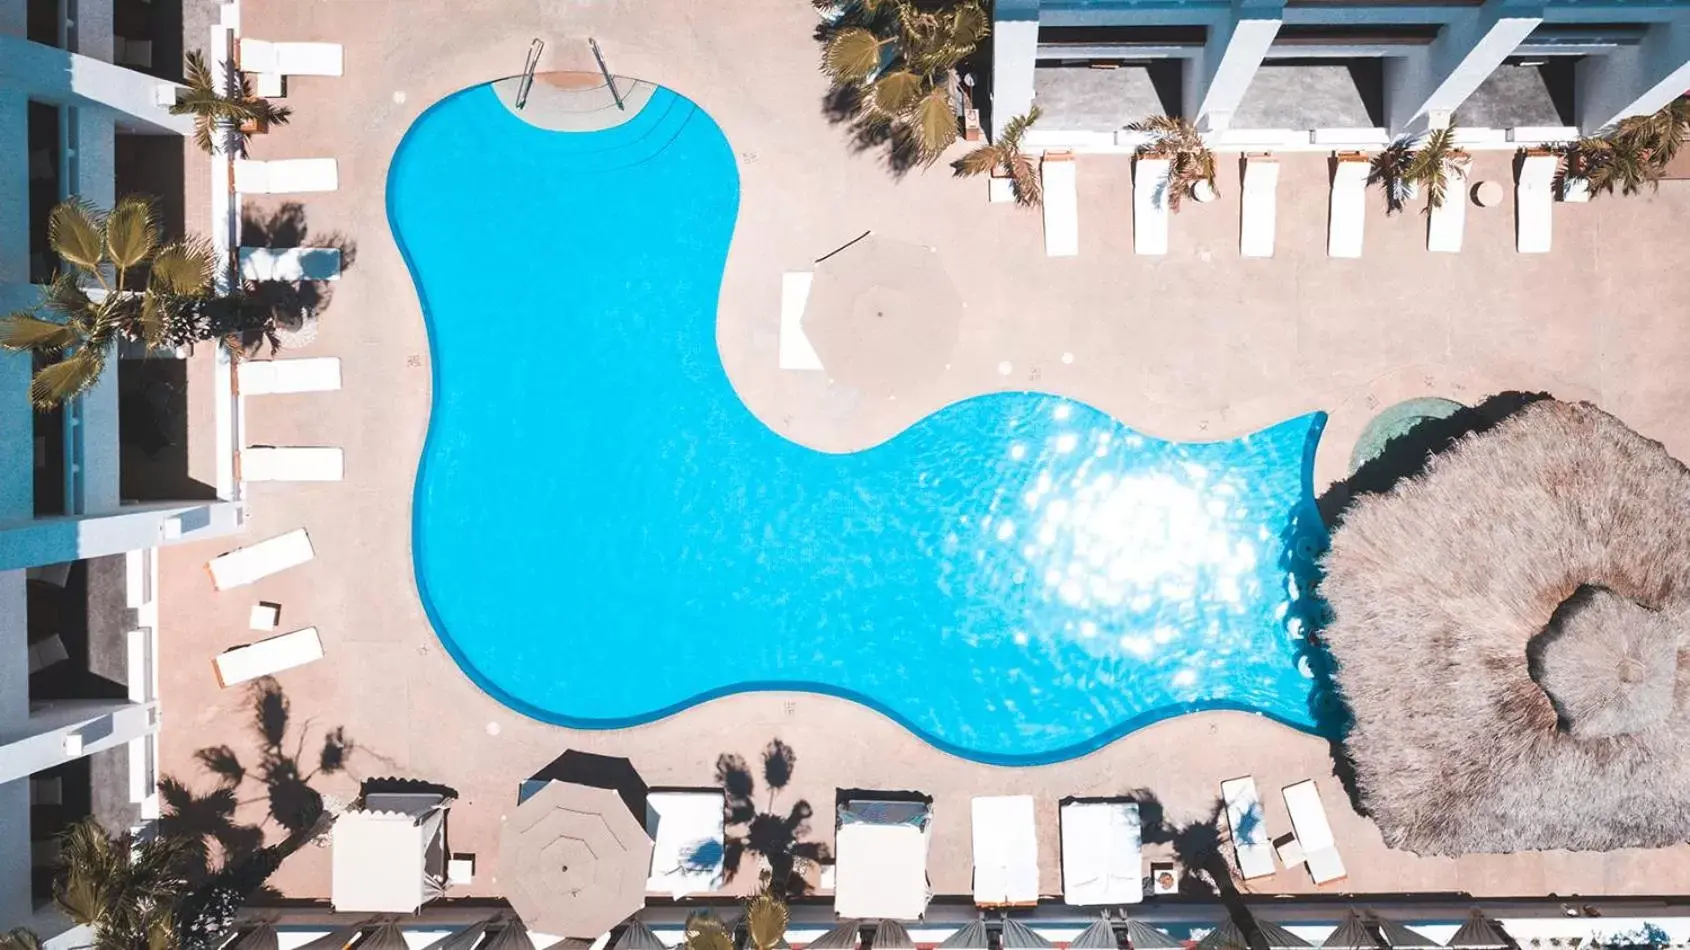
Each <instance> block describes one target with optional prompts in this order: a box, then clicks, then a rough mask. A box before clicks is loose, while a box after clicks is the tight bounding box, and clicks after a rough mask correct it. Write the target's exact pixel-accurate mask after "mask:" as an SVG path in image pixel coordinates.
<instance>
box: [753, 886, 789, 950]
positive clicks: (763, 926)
mask: <svg viewBox="0 0 1690 950" xmlns="http://www.w3.org/2000/svg"><path fill="white" fill-rule="evenodd" d="M786 922H787V910H786V905H785V904H784V903H782V902H781V901H780V900H779V899H778V898H776V897H775V896H774V894H773V893H772V892H771V891H770V890H769V888H768V887H767V886H765V887H764V888H763V889H762V890H761V891H759V892H758V893H757V896H756V897H754V898H752V899H751V901H750V902H749V903H748V904H746V906H745V924H746V926H745V929H746V937H747V938H748V942H749V943H750V944H751V946H752V948H754V950H775V947H777V946H779V945H780V941H781V938H783V937H785V936H786Z"/></svg>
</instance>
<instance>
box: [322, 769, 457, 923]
mask: <svg viewBox="0 0 1690 950" xmlns="http://www.w3.org/2000/svg"><path fill="white" fill-rule="evenodd" d="M446 806H447V799H446V798H445V796H443V795H438V794H431V795H416V794H401V795H391V794H374V795H369V796H366V799H365V807H364V808H362V809H357V810H353V811H348V812H346V813H344V814H342V815H341V816H340V817H339V818H338V819H336V820H335V823H334V830H333V832H332V833H331V834H332V836H333V844H334V854H333V862H332V870H333V876H332V879H331V880H332V887H331V891H330V894H331V898H330V902H331V903H332V904H333V905H334V909H335V910H336V911H337V912H346V911H353V912H377V913H399V914H410V913H415V912H416V911H417V909H418V908H420V907H421V906H422V905H423V904H424V903H426V902H428V901H430V900H433V899H434V898H436V897H439V896H440V895H441V894H443V893H445V891H446Z"/></svg>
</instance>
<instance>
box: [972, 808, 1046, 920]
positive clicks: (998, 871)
mask: <svg viewBox="0 0 1690 950" xmlns="http://www.w3.org/2000/svg"><path fill="white" fill-rule="evenodd" d="M972 808H973V813H974V903H976V904H978V905H980V906H982V907H1002V906H1009V905H1023V904H1036V903H1038V900H1039V842H1038V833H1037V829H1036V827H1035V825H1034V820H1033V797H1032V796H1031V795H994V796H982V797H977V798H975V799H974V800H973V802H972Z"/></svg>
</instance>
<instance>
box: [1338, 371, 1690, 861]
mask: <svg viewBox="0 0 1690 950" xmlns="http://www.w3.org/2000/svg"><path fill="white" fill-rule="evenodd" d="M1686 510H1690V471H1687V470H1686V469H1685V467H1684V466H1683V465H1682V464H1680V463H1679V462H1678V461H1677V460H1675V459H1673V458H1672V457H1671V456H1669V455H1668V454H1667V452H1666V450H1665V449H1664V448H1662V447H1661V446H1660V445H1659V444H1658V443H1655V442H1652V441H1649V440H1648V439H1645V438H1643V437H1642V436H1639V435H1638V434H1636V433H1635V432H1632V431H1631V430H1630V429H1628V428H1626V427H1625V425H1624V424H1623V423H1621V422H1620V421H1619V420H1618V419H1616V418H1614V417H1613V416H1610V415H1608V414H1607V413H1604V412H1602V411H1600V410H1598V409H1596V408H1595V407H1593V406H1589V405H1584V404H1574V403H1564V402H1556V401H1553V400H1544V401H1540V402H1536V403H1532V404H1530V405H1528V406H1526V407H1525V408H1524V409H1521V410H1520V411H1518V412H1516V413H1515V414H1514V415H1512V416H1510V417H1508V418H1506V419H1504V420H1503V421H1502V422H1500V423H1498V424H1497V425H1495V426H1494V427H1493V428H1491V429H1489V430H1486V431H1483V432H1480V433H1476V434H1473V435H1470V436H1468V437H1467V438H1465V439H1463V440H1461V441H1460V442H1458V443H1456V444H1455V446H1454V447H1453V448H1451V449H1449V450H1447V451H1445V452H1443V453H1441V454H1439V455H1437V456H1436V457H1434V458H1433V459H1432V460H1431V462H1430V463H1429V464H1428V466H1427V467H1426V470H1425V471H1424V472H1423V473H1421V474H1420V475H1418V476H1416V477H1414V478H1412V479H1409V480H1407V481H1404V482H1402V483H1400V484H1398V485H1397V487H1396V488H1395V489H1394V490H1393V491H1391V492H1390V493H1388V494H1376V495H1369V496H1364V497H1360V498H1359V499H1358V500H1357V501H1356V502H1355V503H1354V504H1353V506H1352V507H1351V508H1350V509H1349V510H1348V511H1347V512H1346V513H1345V515H1344V518H1343V521H1342V523H1341V524H1340V525H1339V527H1338V528H1337V530H1336V531H1335V532H1334V533H1333V537H1332V545H1331V550H1330V551H1329V553H1328V554H1327V555H1326V558H1325V564H1324V579H1323V580H1322V582H1321V587H1320V592H1321V594H1322V595H1323V596H1324V597H1325V599H1326V601H1327V604H1328V606H1329V607H1330V608H1331V613H1332V620H1331V622H1330V623H1329V624H1328V625H1327V627H1326V629H1325V630H1324V632H1323V633H1322V639H1323V640H1324V641H1325V642H1326V643H1327V645H1328V646H1329V648H1330V650H1331V653H1332V657H1333V659H1334V660H1335V661H1336V674H1335V675H1336V683H1337V686H1338V688H1339V691H1340V692H1341V693H1342V695H1343V697H1344V699H1345V700H1346V701H1347V702H1348V704H1349V707H1350V710H1351V712H1352V713H1353V717H1354V723H1353V726H1352V728H1351V729H1350V732H1349V736H1348V738H1347V740H1346V743H1347V751H1348V753H1349V757H1350V758H1351V759H1352V760H1353V761H1354V763H1355V768H1356V779H1357V786H1358V788H1359V791H1360V795H1361V799H1362V804H1363V806H1364V808H1365V810H1366V811H1367V812H1369V813H1370V814H1371V815H1372V817H1373V819H1374V820H1375V821H1376V822H1377V823H1378V825H1379V827H1380V830H1381V831H1382V832H1383V834H1384V837H1385V841H1386V843H1387V844H1389V845H1391V846H1392V847H1397V848H1403V849H1407V850H1412V851H1415V852H1419V853H1422V854H1446V855H1459V854H1470V853H1487V852H1513V851H1528V850H1538V849H1555V848H1564V849H1567V850H1572V851H1606V850H1612V849H1615V848H1623V847H1657V846H1665V845H1670V844H1677V843H1680V842H1682V841H1685V840H1686V839H1690V675H1687V673H1686V671H1685V669H1684V668H1683V667H1681V666H1680V665H1679V663H1678V661H1677V651H1676V649H1672V648H1670V647H1669V646H1668V643H1669V642H1670V639H1669V635H1668V634H1667V632H1666V631H1667V630H1668V629H1669V628H1676V629H1683V627H1684V625H1685V621H1686V619H1687V618H1690V519H1686V518H1684V517H1681V513H1682V512H1684V511H1686Z"/></svg>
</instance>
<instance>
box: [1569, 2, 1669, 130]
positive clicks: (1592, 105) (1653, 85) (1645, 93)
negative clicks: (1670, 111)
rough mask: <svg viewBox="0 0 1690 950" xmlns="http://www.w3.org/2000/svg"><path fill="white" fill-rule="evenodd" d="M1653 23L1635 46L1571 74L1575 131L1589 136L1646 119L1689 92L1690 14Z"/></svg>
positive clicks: (1599, 58) (1594, 60)
mask: <svg viewBox="0 0 1690 950" xmlns="http://www.w3.org/2000/svg"><path fill="white" fill-rule="evenodd" d="M1674 17H1675V18H1674V19H1672V20H1669V21H1666V22H1663V23H1656V24H1655V25H1653V26H1651V27H1649V30H1648V32H1646V33H1645V34H1643V41H1642V42H1641V43H1639V44H1637V45H1636V46H1632V47H1622V48H1620V49H1616V50H1614V51H1612V52H1610V53H1604V54H1602V55H1600V56H1588V57H1586V58H1585V59H1584V60H1583V61H1582V62H1580V63H1579V65H1578V71H1577V73H1576V74H1575V86H1574V100H1575V101H1576V102H1577V103H1578V106H1577V108H1578V123H1579V128H1580V129H1581V130H1583V131H1584V132H1585V133H1586V134H1592V133H1595V132H1597V131H1598V130H1600V129H1602V128H1603V127H1604V126H1608V125H1612V124H1613V123H1615V122H1617V121H1619V120H1620V119H1623V118H1625V117H1626V116H1632V115H1648V114H1649V113H1651V112H1654V111H1656V110H1658V109H1660V108H1661V107H1662V106H1664V105H1666V104H1667V103H1669V102H1671V101H1672V100H1673V99H1676V98H1677V97H1678V96H1680V95H1682V94H1683V93H1684V90H1686V89H1690V10H1678V11H1676V12H1675V13H1674Z"/></svg>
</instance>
